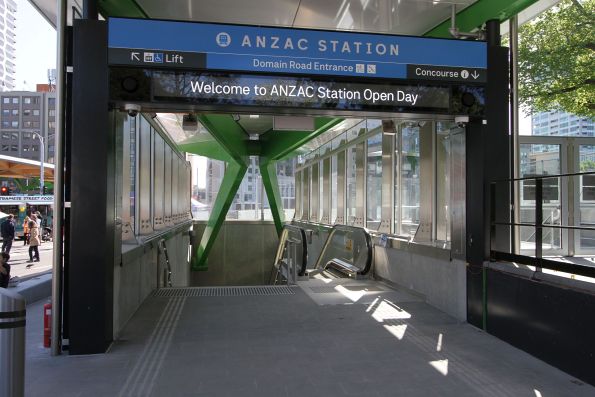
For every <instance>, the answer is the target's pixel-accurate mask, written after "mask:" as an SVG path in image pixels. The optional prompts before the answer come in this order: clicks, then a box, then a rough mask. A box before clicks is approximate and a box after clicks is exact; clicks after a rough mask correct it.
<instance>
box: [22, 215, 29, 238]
mask: <svg viewBox="0 0 595 397" xmlns="http://www.w3.org/2000/svg"><path fill="white" fill-rule="evenodd" d="M30 220H31V218H29V215H26V216H25V219H23V241H24V242H23V245H27V244H29V221H30Z"/></svg>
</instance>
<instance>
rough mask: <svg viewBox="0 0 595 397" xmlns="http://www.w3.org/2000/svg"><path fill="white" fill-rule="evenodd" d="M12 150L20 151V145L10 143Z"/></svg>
mask: <svg viewBox="0 0 595 397" xmlns="http://www.w3.org/2000/svg"><path fill="white" fill-rule="evenodd" d="M10 151H11V152H18V151H19V145H10Z"/></svg>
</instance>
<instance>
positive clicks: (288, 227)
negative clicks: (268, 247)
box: [273, 224, 308, 276]
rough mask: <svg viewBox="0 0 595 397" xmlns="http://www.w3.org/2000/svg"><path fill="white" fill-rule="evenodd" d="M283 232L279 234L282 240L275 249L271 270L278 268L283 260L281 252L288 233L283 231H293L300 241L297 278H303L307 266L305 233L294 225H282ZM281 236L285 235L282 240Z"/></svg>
mask: <svg viewBox="0 0 595 397" xmlns="http://www.w3.org/2000/svg"><path fill="white" fill-rule="evenodd" d="M282 230H283V231H282V232H281V233H282V234H281V237H282V239H281V240H280V241H279V247H278V248H277V254H276V256H275V263H274V264H273V270H274V269H275V268H278V263H279V261H280V260H281V259H283V250H284V248H285V244H286V242H287V235H288V234H289V233H286V232H285V231H294V232H298V233H299V235H300V239H301V240H302V263H301V266H300V269H299V271H298V276H303V275H304V274H306V268H307V266H308V242H307V241H306V232H305V231H304V229H303V228H301V227H299V226H296V225H291V224H286V225H283V229H282ZM283 234H285V238H284V239H283Z"/></svg>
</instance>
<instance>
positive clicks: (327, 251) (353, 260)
mask: <svg viewBox="0 0 595 397" xmlns="http://www.w3.org/2000/svg"><path fill="white" fill-rule="evenodd" d="M372 258H373V247H372V238H371V237H370V234H369V233H368V232H367V231H366V229H364V228H361V227H355V226H346V225H335V226H333V228H332V229H331V231H330V233H329V235H328V237H327V239H326V242H325V243H324V247H323V248H322V251H321V252H320V256H319V257H318V260H317V261H316V266H315V269H319V270H324V269H326V267H327V265H328V264H329V263H333V264H335V265H338V267H341V268H343V270H345V271H346V273H350V274H351V273H353V274H355V275H359V276H364V275H366V274H368V272H369V271H370V269H371V267H372ZM342 263H346V264H348V265H349V266H341V264H342ZM355 269H357V270H355Z"/></svg>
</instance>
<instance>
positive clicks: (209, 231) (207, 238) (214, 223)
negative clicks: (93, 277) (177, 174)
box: [192, 163, 248, 270]
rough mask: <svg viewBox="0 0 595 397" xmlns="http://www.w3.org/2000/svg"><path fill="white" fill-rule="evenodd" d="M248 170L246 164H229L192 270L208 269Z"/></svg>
mask: <svg viewBox="0 0 595 397" xmlns="http://www.w3.org/2000/svg"><path fill="white" fill-rule="evenodd" d="M247 169H248V167H247V166H246V165H245V164H236V163H228V164H227V168H226V169H225V176H224V177H223V181H222V182H221V186H220V187H219V193H217V199H216V200H215V202H214V203H213V209H212V210H211V215H210V216H209V220H208V222H207V227H206V228H205V231H204V233H203V235H202V238H201V240H200V245H199V246H198V249H197V250H196V255H195V256H194V257H193V258H192V270H204V269H205V268H206V267H207V258H208V257H209V252H210V251H211V248H213V244H215V240H216V239H217V235H218V234H219V230H220V229H221V225H222V224H223V222H224V221H225V216H226V215H227V211H228V210H229V207H230V206H231V203H232V201H233V199H234V198H235V195H236V192H237V191H238V188H239V187H240V184H241V183H242V179H243V178H244V174H245V173H246V170H247Z"/></svg>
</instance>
